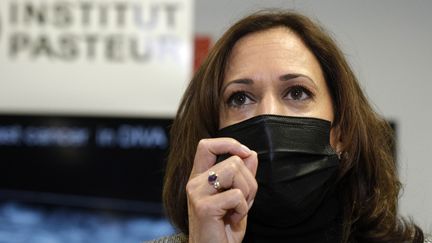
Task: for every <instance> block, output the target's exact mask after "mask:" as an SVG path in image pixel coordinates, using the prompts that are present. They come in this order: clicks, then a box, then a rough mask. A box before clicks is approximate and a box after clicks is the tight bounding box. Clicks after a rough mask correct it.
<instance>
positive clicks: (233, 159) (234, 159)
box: [230, 155, 243, 171]
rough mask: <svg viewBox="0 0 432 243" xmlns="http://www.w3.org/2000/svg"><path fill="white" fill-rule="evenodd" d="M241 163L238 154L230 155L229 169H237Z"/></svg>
mask: <svg viewBox="0 0 432 243" xmlns="http://www.w3.org/2000/svg"><path fill="white" fill-rule="evenodd" d="M242 164H243V160H242V159H241V158H240V157H239V156H237V155H234V156H231V163H230V166H231V169H233V170H234V171H238V170H240V166H241V165H242Z"/></svg>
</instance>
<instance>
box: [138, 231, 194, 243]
mask: <svg viewBox="0 0 432 243" xmlns="http://www.w3.org/2000/svg"><path fill="white" fill-rule="evenodd" d="M187 240H188V239H187V237H186V236H185V235H184V234H182V233H178V234H174V235H170V236H165V237H162V238H159V239H156V240H150V241H144V243H187Z"/></svg>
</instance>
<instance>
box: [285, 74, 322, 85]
mask: <svg viewBox="0 0 432 243" xmlns="http://www.w3.org/2000/svg"><path fill="white" fill-rule="evenodd" d="M298 77H302V78H306V80H308V81H309V82H311V83H312V84H313V85H314V86H315V87H317V84H316V83H315V81H314V80H313V79H312V78H311V77H309V76H307V75H304V74H300V73H289V74H284V75H282V76H280V77H279V80H280V81H288V80H291V79H295V78H298Z"/></svg>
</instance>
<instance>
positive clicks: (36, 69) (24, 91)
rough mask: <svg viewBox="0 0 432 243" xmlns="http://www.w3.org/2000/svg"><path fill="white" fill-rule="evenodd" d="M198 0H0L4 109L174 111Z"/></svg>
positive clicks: (188, 64)
mask: <svg viewBox="0 0 432 243" xmlns="http://www.w3.org/2000/svg"><path fill="white" fill-rule="evenodd" d="M192 10H193V1H188V0H175V1H174V0H167V1H159V0H139V1H138V0H117V1H108V0H79V1H76V0H33V1H29V0H26V1H22V0H2V1H0V75H1V78H0V87H1V88H0V112H14V113H16V112H24V113H26V112H42V113H47V112H48V113H57V112H60V113H62V114H64V113H66V114H69V113H72V114H74V113H79V114H92V115H93V114H104V115H105V114H108V115H112V114H114V115H123V114H126V115H140V116H142V115H145V116H172V115H173V114H174V113H175V110H176V108H177V105H178V102H179V99H180V97H181V94H182V91H183V90H184V88H185V86H186V83H187V81H188V79H189V78H190V74H191V71H192V60H191V58H192V37H193V34H192V32H193V31H192V22H193V19H192V15H193V14H192V13H193V11H192Z"/></svg>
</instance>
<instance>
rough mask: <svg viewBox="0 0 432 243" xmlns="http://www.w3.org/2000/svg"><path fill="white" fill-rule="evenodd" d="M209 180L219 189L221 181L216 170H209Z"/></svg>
mask: <svg viewBox="0 0 432 243" xmlns="http://www.w3.org/2000/svg"><path fill="white" fill-rule="evenodd" d="M207 180H208V182H209V183H210V185H212V186H213V188H214V189H216V190H218V191H219V189H220V187H221V185H220V182H219V180H218V175H217V174H216V172H214V171H209V176H208V178H207Z"/></svg>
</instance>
